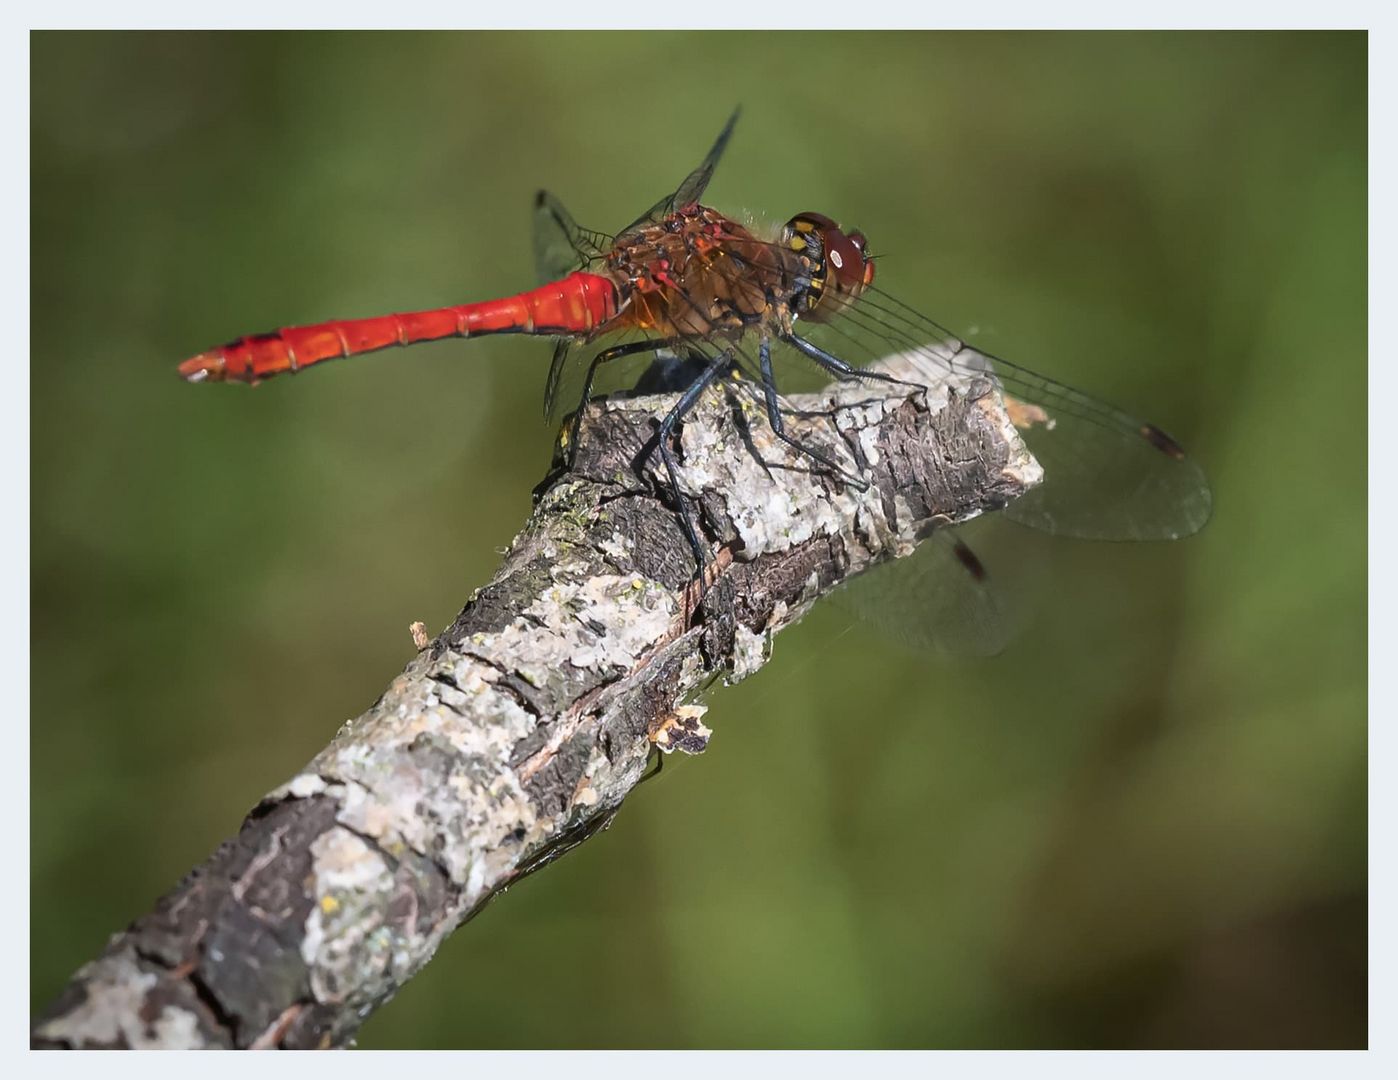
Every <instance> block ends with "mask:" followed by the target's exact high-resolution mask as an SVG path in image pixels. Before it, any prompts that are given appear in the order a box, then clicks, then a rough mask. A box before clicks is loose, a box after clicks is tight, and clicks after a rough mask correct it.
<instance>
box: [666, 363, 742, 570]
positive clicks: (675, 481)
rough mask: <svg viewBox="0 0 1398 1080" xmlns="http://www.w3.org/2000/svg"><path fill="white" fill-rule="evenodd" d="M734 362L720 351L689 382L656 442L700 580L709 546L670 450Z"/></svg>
mask: <svg viewBox="0 0 1398 1080" xmlns="http://www.w3.org/2000/svg"><path fill="white" fill-rule="evenodd" d="M731 363H732V359H731V358H730V357H729V355H728V353H726V352H725V353H720V354H719V355H718V356H716V357H714V358H713V359H712V360H711V361H709V365H708V367H706V368H705V369H704V372H703V374H702V375H700V376H699V377H698V378H697V379H695V380H694V381H693V382H692V383H690V384H689V389H687V390H686V391H685V392H684V393H683V394H681V395H680V399H679V401H677V402H675V404H674V407H673V408H671V410H670V411H669V412H668V413H666V414H665V417H664V419H662V420H661V421H660V431H659V439H658V441H657V442H656V448H657V449H658V450H659V452H660V460H661V461H662V462H663V463H664V464H665V473H666V475H667V476H668V477H669V480H670V491H671V492H672V493H673V494H674V497H675V509H676V511H677V512H678V513H679V515H680V524H682V525H683V526H684V534H685V536H686V537H688V539H689V546H690V547H691V548H693V549H694V559H695V561H696V562H697V563H698V564H699V579H700V581H702V580H703V578H704V567H705V566H706V565H707V564H708V561H709V551H708V548H706V547H705V546H704V545H703V544H702V543H700V541H699V530H698V529H696V528H695V526H694V521H693V520H692V519H691V517H690V515H689V510H688V508H687V507H686V506H685V503H684V492H683V491H681V490H680V480H679V477H678V476H677V475H676V473H675V458H674V455H673V454H671V453H670V437H671V435H673V434H674V431H675V425H676V424H678V423H679V422H680V421H681V420H683V419H684V417H685V414H686V413H688V412H689V411H690V410H691V409H692V408H694V404H695V402H697V401H698V400H699V395H700V394H702V393H703V392H704V390H705V389H706V388H707V387H708V386H709V384H710V383H712V382H713V381H714V380H715V379H717V378H718V377H719V376H720V375H722V374H723V373H724V372H725V371H727V370H728V367H729V365H730V364H731Z"/></svg>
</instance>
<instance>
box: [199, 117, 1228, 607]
mask: <svg viewBox="0 0 1398 1080" xmlns="http://www.w3.org/2000/svg"><path fill="white" fill-rule="evenodd" d="M737 120H738V112H736V111H735V112H734V113H733V115H732V116H731V117H730V118H729V120H728V122H727V124H726V125H725V126H724V128H723V130H722V131H721V132H720V133H719V136H718V138H717V139H716V140H715V142H714V143H713V145H712V148H711V149H710V150H709V152H708V154H707V155H706V156H705V157H704V159H703V161H702V162H700V164H699V165H698V166H697V167H696V168H694V169H693V170H692V171H691V172H690V173H689V174H688V175H687V176H686V177H685V178H684V180H683V181H682V182H681V183H680V185H679V186H678V187H677V188H676V189H675V190H673V191H672V192H670V193H669V194H667V195H666V196H664V197H663V198H661V199H660V200H659V201H657V202H656V203H655V204H654V205H653V206H652V207H651V208H650V209H649V210H648V211H647V212H646V213H645V214H643V215H641V216H640V217H639V218H637V219H636V220H635V221H633V222H632V223H631V224H630V225H628V226H627V227H626V228H624V229H622V230H620V231H619V232H617V233H615V234H612V233H605V232H601V231H597V230H593V229H588V228H583V227H580V226H579V225H578V224H577V223H576V222H575V221H574V219H573V217H572V216H571V215H570V214H569V213H568V211H567V210H566V209H565V208H564V206H563V204H562V203H561V202H560V201H559V200H558V199H557V198H556V197H555V196H553V195H552V194H550V193H549V192H547V191H539V192H538V193H537V195H536V197H535V200H534V249H535V251H534V253H535V262H536V267H537V271H538V275H539V279H540V280H541V281H543V284H541V285H538V286H536V287H534V288H532V289H528V290H526V291H524V292H519V293H515V294H513V295H510V296H506V297H503V298H500V299H495V300H483V301H476V302H472V303H466V304H457V305H453V306H448V307H440V308H434V309H431V310H426V311H417V312H408V313H399V314H390V315H381V316H377V317H372V318H358V319H346V320H332V321H329V322H322V323H317V324H314V325H308V326H294V327H287V328H283V329H279V330H274V331H272V332H270V333H262V334H253V335H250V336H246V337H242V338H238V339H236V340H234V341H231V342H229V343H228V344H226V345H222V346H220V347H218V348H214V349H211V350H208V351H206V352H202V353H199V354H198V355H196V356H194V357H192V358H191V359H189V360H186V361H185V362H184V363H182V364H181V365H180V366H179V372H180V374H181V375H182V376H183V377H184V378H185V379H186V380H188V381H190V382H243V383H249V384H256V383H259V382H262V381H264V380H266V379H270V378H273V377H276V376H279V375H283V374H298V373H300V372H303V371H305V370H306V369H308V368H310V367H313V366H315V365H317V364H321V363H324V362H326V361H330V360H338V359H343V358H346V357H350V356H355V355H358V354H360V353H369V352H375V351H377V350H380V349H386V348H391V347H395V346H407V345H413V344H416V343H418V342H425V341H436V340H441V339H444V338H455V337H460V338H470V337H477V336H483V335H488V334H530V335H535V336H540V337H548V338H552V339H554V341H555V346H554V352H553V359H552V363H551V364H550V368H549V374H548V378H547V381H546V384H545V391H544V398H545V407H546V411H548V412H553V411H554V410H555V408H556V406H557V404H558V402H559V391H560V387H561V386H562V383H563V380H562V376H563V373H564V372H565V370H571V369H576V368H578V367H579V366H582V367H583V368H584V370H585V374H583V376H582V389H581V394H580V400H579V401H578V406H577V408H576V409H575V410H574V411H573V413H572V418H571V424H570V427H569V428H568V429H566V430H565V445H567V446H568V447H569V448H570V452H573V453H575V452H576V449H577V447H578V445H579V439H580V438H581V435H582V427H581V425H582V418H583V415H584V413H585V410H586V406H587V404H588V402H589V401H590V400H591V399H592V396H593V394H594V391H595V387H596V385H597V376H598V373H599V371H601V370H602V369H604V368H606V367H607V365H611V364H614V363H616V362H617V361H621V360H623V359H624V358H628V357H630V358H635V357H650V358H652V360H654V361H655V363H656V364H657V365H658V366H663V365H665V364H667V363H668V364H671V365H672V366H673V365H674V364H675V361H676V358H678V360H679V361H680V364H679V366H678V368H679V370H681V371H683V372H686V374H685V375H684V377H683V379H682V380H681V383H680V385H679V386H678V389H677V396H676V397H675V399H674V402H673V404H672V405H671V406H670V407H669V409H668V411H667V412H666V413H665V414H664V415H663V416H662V417H660V422H659V426H658V438H657V440H656V443H655V447H656V450H657V451H658V453H659V456H660V459H661V461H662V463H663V465H664V468H665V470H666V475H667V477H668V481H669V487H670V488H671V493H672V495H673V498H674V501H675V504H676V506H677V508H678V511H679V512H678V517H679V519H680V522H681V525H682V526H683V528H684V531H685V534H686V537H687V539H688V541H689V544H690V547H691V548H692V549H693V551H694V554H695V558H696V562H697V565H698V568H699V577H700V578H701V579H702V578H703V571H704V568H705V566H706V564H707V563H708V561H709V559H710V551H709V548H708V546H707V545H706V543H705V541H704V539H703V538H702V536H701V535H700V530H699V527H698V525H697V524H696V522H695V521H694V519H693V517H692V515H691V514H690V513H689V512H688V511H687V510H686V500H685V497H684V495H683V493H682V490H681V486H680V482H679V478H678V475H677V472H676V462H675V460H674V456H673V450H672V448H671V447H672V441H673V435H674V433H675V430H676V428H677V427H678V425H680V424H681V423H682V421H683V419H684V417H685V415H686V414H687V413H688V412H689V411H690V410H691V409H693V407H694V406H695V404H696V403H697V401H698V400H699V399H700V397H701V395H702V394H703V392H704V391H705V389H706V388H708V387H709V386H711V385H712V384H714V383H715V382H717V381H719V380H722V379H724V378H725V377H728V376H730V375H735V374H736V375H742V374H746V376H747V381H748V384H749V385H751V386H755V387H757V388H759V389H760V393H761V396H762V404H763V406H764V407H765V412H766V415H767V419H768V422H769V424H770V426H771V429H772V432H773V434H774V435H775V436H776V437H777V438H779V439H781V440H783V441H784V442H786V443H787V444H788V445H790V446H791V447H792V448H793V450H795V451H797V452H798V453H800V454H802V455H804V456H806V457H809V458H811V459H812V460H813V461H815V462H816V463H817V464H818V465H820V466H822V467H823V468H826V469H828V470H830V471H831V472H832V473H835V474H838V475H840V476H841V477H843V478H844V479H845V480H846V482H849V483H852V484H855V485H859V484H864V481H863V480H862V479H861V478H859V477H857V476H852V475H851V474H849V473H847V472H846V471H845V470H844V469H843V468H842V467H841V466H840V465H839V464H837V463H836V462H835V461H833V460H831V459H830V458H829V457H828V456H827V455H826V454H824V453H823V452H822V451H821V450H818V449H816V448H814V447H812V446H808V445H806V444H804V443H802V442H800V441H798V440H796V439H794V438H793V437H792V436H791V435H789V434H788V433H787V430H786V426H785V423H784V421H783V415H782V408H781V402H782V397H781V391H780V388H779V386H778V381H777V374H776V372H777V370H778V365H777V364H776V363H774V358H781V357H785V359H784V360H783V363H782V365H781V368H782V370H788V369H789V367H790V365H791V363H793V362H795V363H804V364H808V365H812V366H813V367H814V368H815V369H817V370H819V371H822V372H824V373H825V374H826V375H828V376H832V377H834V378H835V379H840V380H849V379H861V380H865V381H884V382H893V383H897V382H898V381H899V380H897V379H895V378H893V377H892V376H890V375H886V374H883V373H880V372H878V371H871V370H868V369H867V366H868V365H869V364H871V363H872V362H873V361H875V360H877V359H879V358H881V357H884V356H887V355H890V354H892V353H900V352H901V353H914V354H917V355H919V356H921V357H923V358H925V359H927V360H929V361H931V363H932V364H933V365H934V366H935V368H936V369H939V370H943V371H945V372H946V373H947V374H948V375H953V376H970V375H976V376H983V377H989V378H992V379H993V380H994V381H996V382H997V383H998V384H999V387H1000V389H1001V390H1002V391H1003V393H1004V394H1005V396H1006V401H1007V404H1008V405H1009V406H1010V409H1011V417H1012V419H1014V420H1015V421H1016V424H1017V426H1019V427H1021V428H1022V435H1023V437H1024V439H1025V442H1026V443H1027V444H1028V445H1029V448H1030V450H1031V451H1032V452H1033V453H1034V455H1035V457H1036V458H1037V459H1038V460H1039V463H1040V464H1041V465H1042V466H1043V468H1044V474H1045V480H1044V482H1043V483H1042V484H1040V485H1039V486H1038V487H1036V488H1033V489H1031V490H1030V491H1029V492H1028V493H1026V494H1024V495H1022V496H1021V497H1019V498H1017V499H1015V500H1014V501H1012V502H1011V503H1010V504H1009V505H1008V506H1006V507H1005V508H1004V509H1003V510H1002V511H1000V513H1001V514H1003V515H1004V516H1006V517H1008V518H1010V519H1011V520H1013V521H1016V522H1018V523H1020V524H1022V525H1027V526H1030V527H1032V528H1035V529H1039V530H1042V531H1046V532H1049V533H1053V534H1056V535H1061V536H1069V537H1076V538H1081V539H1093V540H1172V539H1178V538H1181V537H1185V536H1189V535H1191V534H1193V533H1195V532H1197V531H1198V530H1199V529H1201V528H1202V527H1203V526H1204V524H1205V523H1206V522H1207V521H1208V519H1209V516H1210V513H1211V509H1212V495H1211V492H1210V488H1209V484H1208V481H1207V479H1206V478H1205V475H1204V472H1203V470H1202V469H1201V467H1200V466H1199V464H1198V462H1197V461H1195V460H1194V459H1193V458H1191V457H1190V456H1189V455H1187V454H1186V453H1185V451H1184V449H1183V447H1182V446H1181V445H1180V444H1179V442H1177V441H1176V440H1175V439H1174V438H1173V437H1171V436H1170V435H1169V434H1167V433H1166V432H1165V430H1164V429H1163V428H1161V427H1158V426H1157V425H1155V424H1153V423H1149V422H1147V421H1144V420H1141V419H1139V418H1137V417H1135V416H1132V415H1130V414H1129V413H1127V412H1125V411H1123V410H1121V409H1118V408H1117V407H1116V406H1113V405H1110V404H1107V403H1105V402H1103V401H1100V400H1098V399H1096V398H1094V397H1092V396H1090V395H1088V394H1086V393H1083V392H1082V391H1079V390H1076V389H1073V388H1072V387H1069V386H1067V385H1065V384H1063V383H1060V382H1056V381H1054V380H1053V379H1050V378H1048V377H1047V376H1044V375H1040V374H1037V373H1035V372H1033V371H1031V370H1029V369H1028V368H1025V367H1022V366H1020V365H1018V364H1015V363H1013V362H1011V361H1009V360H1005V359H1003V358H1000V357H998V356H994V355H992V354H990V353H988V352H985V351H984V350H980V349H976V348H974V347H972V346H970V345H969V344H967V343H966V342H965V341H964V340H962V339H961V338H960V337H958V336H957V335H955V334H953V333H952V332H951V331H949V330H947V329H946V328H945V327H943V326H941V325H940V324H938V323H937V322H935V321H934V320H933V319H931V318H929V317H928V316H926V315H924V314H921V313H920V312H919V310H918V309H917V308H916V307H914V306H913V305H911V304H909V303H906V302H905V301H903V300H900V299H897V298H896V297H894V296H893V295H891V294H890V293H888V292H885V291H884V290H883V289H882V287H880V286H876V285H875V284H874V281H875V276H876V257H875V256H874V255H873V253H872V252H871V251H870V247H869V243H868V240H867V238H866V237H865V235H864V234H863V233H862V232H860V231H859V230H857V229H845V228H843V227H842V226H841V225H840V224H839V223H838V222H837V221H836V220H835V219H834V218H831V217H829V216H826V215H824V214H820V213H815V212H809V211H808V212H802V213H798V214H796V215H795V216H793V217H791V218H790V219H788V220H787V221H786V222H785V224H783V225H782V226H781V227H780V228H779V229H775V230H770V231H763V230H761V229H759V228H758V227H756V226H749V225H747V224H744V223H742V222H740V221H738V220H736V219H734V218H733V217H730V216H727V215H725V214H723V213H722V212H720V211H718V210H716V209H714V208H712V207H709V206H707V205H704V204H703V203H702V202H701V201H700V200H701V199H702V198H703V196H704V193H705V191H706V189H707V188H708V186H709V182H710V180H711V179H712V178H713V174H714V170H715V168H716V167H717V165H718V163H719V160H720V159H721V157H722V156H723V153H724V150H725V149H726V147H727V146H728V143H729V141H730V139H731V137H732V134H733V130H734V126H735V124H736V123H737ZM583 362H585V363H583ZM865 486H867V485H865ZM940 550H941V551H942V556H941V558H942V559H943V561H944V562H946V563H947V564H948V565H952V566H955V567H958V568H959V569H960V570H961V571H963V572H964V574H965V576H966V577H967V578H969V579H971V580H972V581H974V582H976V583H980V582H983V581H984V579H985V568H984V567H983V566H982V565H981V564H980V562H979V560H978V559H977V558H976V556H975V555H974V554H973V553H972V552H971V551H970V549H969V547H967V546H966V545H965V544H964V543H963V542H961V541H959V540H956V539H954V538H953V539H952V540H950V541H949V542H947V543H944V544H943V545H942V547H941V549H940ZM923 576H924V577H930V576H933V575H927V574H924V575H923ZM871 595H874V594H873V593H871ZM952 595H953V597H954V594H952ZM940 603H941V605H942V606H946V605H947V604H951V605H952V606H958V605H959V604H960V601H959V600H956V599H954V598H953V599H952V600H942V601H940ZM992 606H993V605H992ZM961 621H962V622H965V620H964V619H963V620H961Z"/></svg>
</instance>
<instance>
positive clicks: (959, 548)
mask: <svg viewBox="0 0 1398 1080" xmlns="http://www.w3.org/2000/svg"><path fill="white" fill-rule="evenodd" d="M952 550H953V551H955V552H956V557H957V558H958V559H959V560H961V565H962V566H964V567H965V568H966V570H967V572H968V573H970V575H971V576H972V577H973V578H975V579H976V580H977V581H984V580H985V579H986V577H987V575H986V572H985V564H984V563H983V562H981V561H980V559H979V557H977V555H976V553H975V552H974V551H972V550H971V549H970V548H968V547H967V546H966V545H965V544H964V543H962V542H961V541H960V540H953V541H952Z"/></svg>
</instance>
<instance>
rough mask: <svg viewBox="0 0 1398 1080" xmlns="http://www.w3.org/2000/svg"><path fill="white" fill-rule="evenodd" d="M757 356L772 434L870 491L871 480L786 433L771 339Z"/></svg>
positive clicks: (760, 347)
mask: <svg viewBox="0 0 1398 1080" xmlns="http://www.w3.org/2000/svg"><path fill="white" fill-rule="evenodd" d="M757 356H758V362H759V364H760V365H761V368H762V395H763V398H764V399H765V401H766V403H767V422H768V423H770V424H771V425H772V434H773V435H775V436H776V437H777V438H779V439H780V440H781V441H782V442H784V443H786V445H787V446H789V447H791V448H792V449H793V450H795V451H797V452H798V453H801V454H805V455H806V456H807V457H808V458H810V459H811V460H812V461H815V462H817V463H819V464H820V465H823V466H824V467H825V468H826V469H829V470H830V471H831V472H832V473H834V474H835V475H836V476H838V477H840V478H841V479H842V480H844V482H845V483H847V484H849V485H850V486H851V487H855V488H858V489H859V490H860V491H868V490H869V482H868V481H867V480H865V479H863V478H862V477H858V476H855V475H854V474H853V473H849V472H846V471H845V470H844V469H842V468H841V467H840V466H839V465H837V464H836V463H835V462H833V461H831V460H830V458H828V457H826V456H825V455H824V454H822V453H821V452H820V451H818V450H813V449H811V448H810V447H809V446H806V445H805V444H804V443H802V442H800V441H798V440H796V439H793V438H792V437H791V436H790V435H788V434H787V433H786V423H785V421H784V420H783V419H782V413H781V409H780V408H778V407H777V382H776V378H775V377H774V376H773V374H772V342H771V341H770V340H769V339H767V338H765V337H764V338H763V339H762V341H761V343H760V344H759V345H758V346H757Z"/></svg>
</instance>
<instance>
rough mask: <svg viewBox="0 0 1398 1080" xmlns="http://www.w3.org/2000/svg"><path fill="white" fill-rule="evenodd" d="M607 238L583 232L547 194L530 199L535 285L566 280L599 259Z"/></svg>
mask: <svg viewBox="0 0 1398 1080" xmlns="http://www.w3.org/2000/svg"><path fill="white" fill-rule="evenodd" d="M610 241H611V237H609V236H606V235H604V234H602V233H599V232H594V231H593V230H592V229H583V228H580V227H579V226H578V223H577V222H575V221H574V220H573V215H571V214H570V213H568V211H567V210H566V209H565V208H564V206H563V204H562V203H561V202H559V201H558V198H557V197H556V196H555V195H553V194H552V193H551V192H547V191H540V192H539V193H538V194H537V195H535V196H534V269H535V272H536V273H537V275H538V278H539V284H541V285H542V284H543V283H545V282H548V281H557V280H558V279H559V278H563V277H567V276H568V275H569V274H571V273H572V272H573V271H574V270H581V269H582V268H583V267H585V266H587V265H588V264H589V263H591V262H592V261H594V260H595V259H599V258H601V257H602V256H603V254H604V253H605V251H606V248H607V247H609V246H610Z"/></svg>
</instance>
